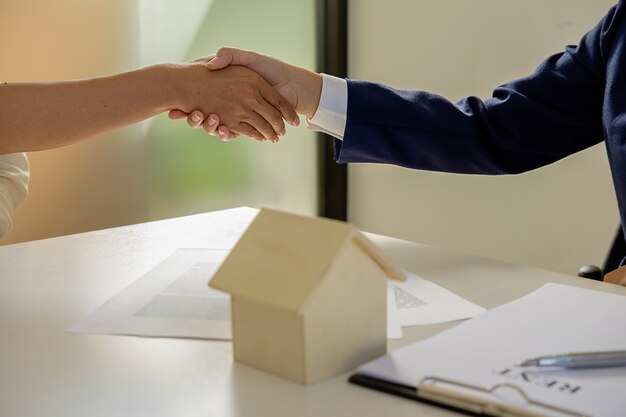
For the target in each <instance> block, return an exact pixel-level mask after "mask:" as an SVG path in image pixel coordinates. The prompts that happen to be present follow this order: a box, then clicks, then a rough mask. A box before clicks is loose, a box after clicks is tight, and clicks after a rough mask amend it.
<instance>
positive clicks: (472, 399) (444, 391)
mask: <svg viewBox="0 0 626 417" xmlns="http://www.w3.org/2000/svg"><path fill="white" fill-rule="evenodd" d="M444 385H448V386H452V387H454V388H450V387H445V386H444ZM455 388H456V389H455ZM459 388H461V389H466V390H471V391H475V392H477V393H482V394H493V393H494V392H495V391H497V390H498V389H501V388H510V389H512V390H514V391H515V392H517V393H518V394H519V395H520V396H521V397H522V398H523V399H524V401H526V404H527V405H532V406H535V407H539V408H543V409H545V410H546V411H552V412H557V413H560V414H563V415H566V416H572V417H591V416H590V415H589V414H584V413H580V412H577V411H573V410H570V409H567V408H563V407H559V406H556V405H552V404H547V403H544V402H541V401H536V400H533V399H532V398H530V397H529V396H528V395H526V393H525V392H524V390H522V389H521V388H520V387H518V386H517V385H514V384H511V383H508V382H502V383H497V384H495V385H492V386H491V387H481V386H478V385H473V384H468V383H465V382H460V381H455V380H452V379H447V378H440V377H436V376H427V377H424V378H423V379H422V380H421V381H420V382H419V383H418V385H417V396H418V397H419V398H421V399H425V400H429V401H433V402H436V403H441V404H445V405H449V406H452V407H455V408H459V409H462V410H467V411H471V412H473V413H477V414H485V415H489V416H498V417H500V416H501V417H504V416H506V417H546V414H542V413H539V412H536V411H531V410H529V409H527V408H524V407H522V406H517V405H513V404H507V403H502V402H494V401H493V400H490V399H486V398H482V397H480V396H477V395H475V394H474V395H471V394H467V393H463V392H459V390H458V389H459Z"/></svg>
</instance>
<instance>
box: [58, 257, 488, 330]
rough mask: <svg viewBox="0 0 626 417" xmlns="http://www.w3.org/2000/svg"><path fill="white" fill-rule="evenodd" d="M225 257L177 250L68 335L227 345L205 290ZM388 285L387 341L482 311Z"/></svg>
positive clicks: (220, 301) (215, 304) (439, 294)
mask: <svg viewBox="0 0 626 417" xmlns="http://www.w3.org/2000/svg"><path fill="white" fill-rule="evenodd" d="M227 254H228V251H226V250H211V249H178V250H176V251H175V252H174V253H173V254H172V255H170V256H169V257H168V258H166V259H165V260H164V261H163V262H161V263H160V264H158V265H157V266H155V267H154V268H153V269H151V270H150V271H148V272H147V273H146V274H144V275H143V276H142V277H140V278H139V279H138V280H137V281H135V282H134V283H132V284H131V285H129V286H128V287H127V288H125V289H124V290H122V291H120V292H119V293H118V294H116V295H115V296H113V297H112V298H111V299H110V300H109V301H107V302H106V303H104V304H103V305H102V306H100V307H99V308H98V309H97V310H96V311H94V312H93V313H92V314H90V315H89V316H87V317H86V318H85V319H83V320H82V321H80V322H79V323H77V324H75V325H74V326H72V327H71V328H70V329H69V331H71V332H76V333H99V334H125V335H136V336H153V337H187V338H207V339H230V338H231V327H230V296H229V295H228V294H225V293H222V292H220V291H217V290H214V289H211V288H210V287H208V282H209V280H210V279H211V277H212V276H213V274H214V273H215V271H217V269H218V268H219V266H220V264H221V263H222V261H223V260H224V259H225V258H226V255H227ZM405 274H406V278H407V279H406V281H404V282H398V281H391V280H390V281H388V287H387V336H388V337H389V338H394V339H395V338H402V327H403V326H413V325H418V324H430V323H437V322H444V321H451V320H460V319H466V318H469V317H473V316H475V315H476V314H479V313H480V312H482V311H484V309H483V308H482V307H479V306H477V305H475V304H472V303H470V302H469V301H467V300H465V299H463V298H461V297H459V296H457V295H455V294H453V293H451V292H450V291H448V290H446V289H444V288H442V287H440V286H438V285H436V284H433V283H432V282H430V281H427V280H425V279H423V278H420V277H418V276H416V275H414V274H412V273H410V272H408V271H405Z"/></svg>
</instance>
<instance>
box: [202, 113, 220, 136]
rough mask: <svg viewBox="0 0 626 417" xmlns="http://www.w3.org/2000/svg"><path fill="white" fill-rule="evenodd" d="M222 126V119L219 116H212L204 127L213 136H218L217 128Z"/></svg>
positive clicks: (205, 122)
mask: <svg viewBox="0 0 626 417" xmlns="http://www.w3.org/2000/svg"><path fill="white" fill-rule="evenodd" d="M219 125H220V117H219V116H218V115H217V114H214V113H213V114H210V115H209V117H207V119H206V120H205V121H204V123H203V124H202V127H203V128H204V130H205V131H206V132H207V133H208V134H209V135H211V136H217V128H218V127H219Z"/></svg>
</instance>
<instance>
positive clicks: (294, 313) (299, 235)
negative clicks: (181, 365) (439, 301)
mask: <svg viewBox="0 0 626 417" xmlns="http://www.w3.org/2000/svg"><path fill="white" fill-rule="evenodd" d="M387 278H392V279H398V280H402V279H404V277H403V275H402V273H401V272H400V271H399V270H398V269H396V268H395V267H394V266H392V265H391V264H390V263H389V261H388V260H387V259H386V258H385V256H384V255H383V254H382V253H381V252H380V250H379V249H378V248H377V247H375V246H374V245H373V244H372V243H371V242H370V241H369V240H368V239H367V238H366V237H365V236H364V235H362V234H361V233H360V232H359V231H358V230H357V229H356V228H355V227H354V226H352V225H350V224H347V223H343V222H339V221H334V220H327V219H319V218H310V217H303V216H298V215H293V214H287V213H283V212H279V211H274V210H268V209H263V210H261V211H260V212H259V214H258V215H257V217H256V218H255V220H254V221H253V222H252V224H251V225H250V227H249V228H248V229H247V230H246V232H245V233H244V235H243V236H242V237H241V239H240V240H239V242H238V243H237V244H236V245H235V247H234V248H233V250H232V252H231V253H230V254H229V256H228V257H227V259H226V260H225V261H224V263H223V264H222V266H221V267H220V269H219V270H218V271H217V273H216V274H215V276H214V277H213V279H212V280H211V282H210V286H211V287H213V288H216V289H218V290H221V291H225V292H227V293H230V294H231V303H232V326H233V346H234V357H235V361H237V362H239V363H243V364H247V365H250V366H253V367H255V368H258V369H261V370H264V371H267V372H270V373H273V374H276V375H279V376H282V377H285V378H288V379H290V380H293V381H297V382H300V383H303V384H310V383H314V382H316V381H319V380H322V379H325V378H328V377H330V376H333V375H337V374H340V373H343V372H346V371H349V370H353V369H355V368H356V367H357V366H358V365H360V364H362V363H364V362H366V361H369V360H371V359H374V358H376V357H378V356H380V355H383V354H385V353H386V342H387V339H386V285H387V283H386V281H387Z"/></svg>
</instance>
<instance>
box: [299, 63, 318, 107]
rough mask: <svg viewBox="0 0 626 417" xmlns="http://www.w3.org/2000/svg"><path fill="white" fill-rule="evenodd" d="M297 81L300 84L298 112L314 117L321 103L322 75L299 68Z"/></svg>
mask: <svg viewBox="0 0 626 417" xmlns="http://www.w3.org/2000/svg"><path fill="white" fill-rule="evenodd" d="M296 83H297V85H298V86H299V94H298V102H297V104H296V112H297V113H300V114H302V115H304V116H306V117H307V118H309V119H310V118H312V117H313V115H314V114H315V112H316V111H317V107H318V106H319V103H320V97H321V95H322V76H321V74H318V73H316V72H313V71H309V70H307V69H304V68H299V73H298V76H297V77H296Z"/></svg>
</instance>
